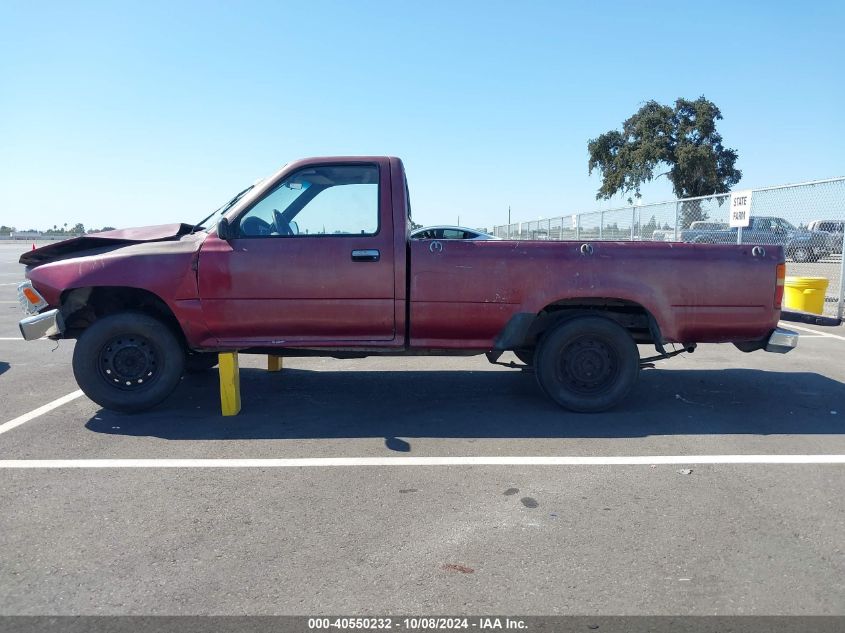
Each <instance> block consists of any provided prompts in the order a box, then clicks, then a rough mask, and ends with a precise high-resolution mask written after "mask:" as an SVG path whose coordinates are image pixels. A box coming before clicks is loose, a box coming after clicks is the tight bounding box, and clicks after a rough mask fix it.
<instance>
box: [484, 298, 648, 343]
mask: <svg viewBox="0 0 845 633" xmlns="http://www.w3.org/2000/svg"><path fill="white" fill-rule="evenodd" d="M579 316H601V317H604V318H607V319H610V320H612V321H615V322H616V323H618V324H619V325H621V326H622V327H623V328H625V329H626V330H627V331H628V332H629V333H630V334H631V337H632V338H633V339H634V341H635V342H636V343H651V344H658V343H662V334H661V331H660V326H659V323H658V321H657V319H656V318H655V316H654V314H653V313H652V312H651V311H650V310H649V309H648V308H647V307H645V306H644V305H642V304H641V303H638V302H636V301H630V300H627V299H619V298H612V297H574V298H567V299H560V300H557V301H553V302H551V303H549V304H547V305H545V306H544V307H543V308H542V309H541V310H540V311H539V312H537V313H526V312H521V313H517V314H515V315H514V316H513V317H511V319H510V320H509V321H508V323H507V325H505V327H504V328H503V329H502V331H501V332H500V333H499V336H498V337H497V338H496V341H495V346H494V349H496V350H514V349H532V348H534V347H535V346H536V345H537V342H538V341H539V340H540V338H542V336H543V334H545V332H547V331H548V330H549V329H551V328H553V327H554V326H556V325H557V324H558V323H560V322H561V321H565V320H568V319H572V318H576V317H579Z"/></svg>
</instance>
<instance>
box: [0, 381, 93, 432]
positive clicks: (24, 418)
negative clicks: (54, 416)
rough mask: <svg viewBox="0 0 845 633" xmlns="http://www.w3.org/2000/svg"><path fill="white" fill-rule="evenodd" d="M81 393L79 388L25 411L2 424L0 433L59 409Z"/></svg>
mask: <svg viewBox="0 0 845 633" xmlns="http://www.w3.org/2000/svg"><path fill="white" fill-rule="evenodd" d="M81 395H82V390H81V389H77V390H76V391H74V392H71V393H69V394H67V395H66V396H62V397H61V398H57V399H55V400H53V401H52V402H48V403H47V404H45V405H44V406H41V407H38V408H37V409H34V410H33V411H30V412H29V413H24V414H23V415H21V416H18V417H16V418H15V419H14V420H9V421H8V422H5V423H4V424H0V435H2V434H3V433H6V432H7V431H11V430H12V429H14V428H15V427H18V426H20V425H21V424H24V423H26V422H29V421H30V420H34V419H35V418H37V417H38V416H40V415H44V414H45V413H48V412H49V411H52V410H53V409H58V408H59V407H60V406H62V405H63V404H67V403H68V402H70V401H71V400H76V399H77V398H78V397H79V396H81Z"/></svg>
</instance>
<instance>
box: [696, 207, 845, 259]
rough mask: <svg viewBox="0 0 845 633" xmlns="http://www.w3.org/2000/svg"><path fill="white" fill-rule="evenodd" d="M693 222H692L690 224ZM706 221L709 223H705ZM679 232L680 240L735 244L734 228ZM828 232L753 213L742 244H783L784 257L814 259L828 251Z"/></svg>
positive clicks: (826, 254) (829, 247) (828, 252)
mask: <svg viewBox="0 0 845 633" xmlns="http://www.w3.org/2000/svg"><path fill="white" fill-rule="evenodd" d="M695 224H697V223H696V222H693V225H695ZM705 224H710V223H705ZM693 225H691V226H690V228H688V229H684V230H683V231H681V235H680V238H681V241H682V242H689V243H692V244H736V239H737V236H736V234H737V229H736V228H730V227H728V226H727V225H725V224H721V225H720V226H722V227H724V228H720V229H711V228H693ZM830 237H831V236H830V234H829V233H824V232H823V231H807V230H804V229H798V228H795V227H794V226H793V225H792V224H790V223H789V222H787V221H786V220H784V219H783V218H776V217H766V216H754V217H751V218H750V221H749V224H748V226H747V227H745V228H744V229H743V230H742V243H743V244H762V245H777V246H783V250H784V253H785V254H786V256H787V257H788V258H789V259H791V260H792V261H795V262H815V261H818V260H819V259H821V258H822V257H826V256H828V255H830V253H831V239H830Z"/></svg>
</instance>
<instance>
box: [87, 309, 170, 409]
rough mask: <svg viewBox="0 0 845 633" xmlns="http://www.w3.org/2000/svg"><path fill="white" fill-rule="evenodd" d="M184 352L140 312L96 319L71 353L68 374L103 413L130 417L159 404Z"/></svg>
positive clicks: (158, 324)
mask: <svg viewBox="0 0 845 633" xmlns="http://www.w3.org/2000/svg"><path fill="white" fill-rule="evenodd" d="M184 363H185V353H184V351H183V349H182V345H181V344H180V342H179V341H178V339H177V338H176V336H175V335H174V334H173V333H172V332H171V331H170V329H169V328H168V327H167V326H166V325H164V324H163V323H162V322H161V321H159V320H157V319H154V318H153V317H151V316H149V315H146V314H142V313H140V312H122V313H119V314H113V315H111V316H107V317H103V318H102V319H98V320H96V321H95V322H94V323H93V324H91V326H89V327H88V328H86V329H85V331H83V332H82V335H81V336H80V337H79V340H77V342H76V347H75V348H74V350H73V375H74V376H75V377H76V382H77V383H78V384H79V387H80V388H81V389H82V391H83V392H85V395H86V396H88V397H89V398H91V400H93V401H94V402H96V403H97V404H99V405H100V406H102V407H104V408H106V409H112V410H114V411H123V412H126V413H134V412H136V411H143V410H145V409H150V408H152V407H154V406H155V405H157V404H159V403H160V402H162V401H163V400H164V399H165V398H167V396H169V395H170V393H171V392H172V391H173V390H174V389H175V388H176V385H178V384H179V381H180V380H181V378H182V372H183V370H184Z"/></svg>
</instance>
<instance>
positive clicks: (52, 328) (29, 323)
mask: <svg viewBox="0 0 845 633" xmlns="http://www.w3.org/2000/svg"><path fill="white" fill-rule="evenodd" d="M18 327H19V328H20V329H21V334H22V335H23V337H24V339H26V340H27V341H34V340H36V339H39V338H43V337H45V336H60V335H61V334H62V333H63V332H64V331H65V321H64V319H63V318H62V314H61V312H59V311H58V310H47V311H46V312H41V313H40V314H33V315H32V316H28V317H26V318H25V319H21V320H20V322H19V323H18Z"/></svg>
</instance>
